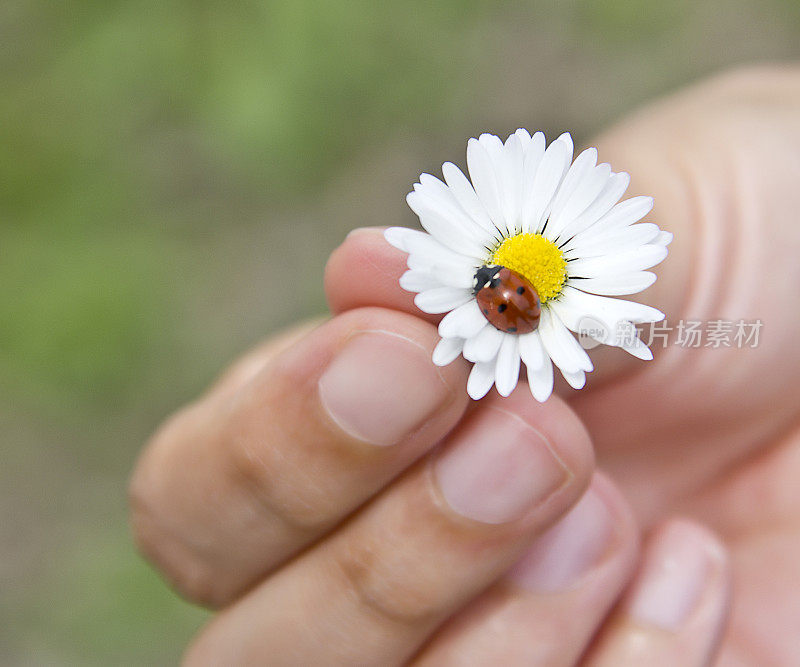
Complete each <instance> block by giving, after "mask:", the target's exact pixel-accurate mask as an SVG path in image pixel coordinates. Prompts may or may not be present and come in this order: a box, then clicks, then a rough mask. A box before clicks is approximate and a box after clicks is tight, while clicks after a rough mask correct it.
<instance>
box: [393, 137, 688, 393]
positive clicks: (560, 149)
mask: <svg viewBox="0 0 800 667" xmlns="http://www.w3.org/2000/svg"><path fill="white" fill-rule="evenodd" d="M572 153H573V144H572V138H571V137H570V135H569V134H568V133H565V134H562V135H561V136H560V137H559V138H558V139H556V140H555V141H553V142H552V143H551V144H550V145H549V146H548V147H547V148H546V149H545V138H544V135H543V134H542V133H541V132H537V133H536V134H534V135H533V136H531V135H530V134H529V133H528V132H527V131H526V130H524V129H519V130H517V131H516V132H515V133H514V134H512V135H511V136H509V137H508V139H507V140H506V142H505V143H503V142H502V141H501V140H500V139H499V138H498V137H496V136H494V135H492V134H482V135H481V136H480V138H478V139H470V140H469V143H468V144H467V165H468V167H469V174H470V177H471V179H472V183H470V181H469V180H467V178H466V176H465V175H464V174H463V173H462V172H461V170H460V169H459V168H458V167H456V166H455V165H454V164H452V163H451V162H446V163H445V164H444V165H442V172H443V174H444V182H442V181H440V180H439V179H438V178H436V177H434V176H431V175H430V174H422V175H421V176H420V179H419V180H420V182H419V183H416V184H415V185H414V191H413V192H411V193H409V195H408V197H407V201H408V204H409V206H410V207H411V208H412V209H413V210H414V212H415V213H416V214H417V215H418V216H419V218H420V222H421V223H422V226H423V227H424V228H425V230H427V232H428V233H425V232H420V231H415V230H411V229H406V228H404V227H392V228H390V229H387V230H386V239H387V241H388V242H389V243H391V244H392V245H393V246H395V247H396V248H399V249H400V250H403V251H404V252H407V253H408V269H409V270H408V271H407V272H406V273H404V274H403V276H402V277H401V278H400V285H401V286H402V287H403V288H404V289H406V290H408V291H411V292H418V294H417V295H416V297H415V298H414V302H415V303H416V305H417V307H418V308H419V309H420V310H422V311H423V312H426V313H447V314H446V315H445V317H444V318H443V319H442V321H441V323H440V324H439V335H440V336H441V337H442V339H441V341H440V342H439V344H438V345H437V346H436V349H435V350H434V353H433V361H434V363H436V364H437V365H439V366H444V365H447V364H449V363H451V362H452V361H454V360H455V359H456V358H457V357H458V356H459V354H463V355H464V357H465V358H466V359H467V360H469V361H471V362H474V366H473V368H472V371H471V373H470V376H469V382H468V384H467V391H468V393H469V395H470V396H471V397H472V398H473V399H476V400H477V399H479V398H481V397H483V396H484V395H485V394H486V393H487V392H488V391H489V390H490V389H491V388H492V385H496V386H497V391H498V393H500V394H501V395H502V396H508V395H509V394H510V393H511V392H512V391H513V390H514V388H515V387H516V385H517V380H518V377H519V370H520V360H521V361H523V362H525V366H526V368H527V373H528V383H529V385H530V389H531V393H532V394H533V396H534V397H535V398H536V399H537V400H539V401H544V400H546V399H547V398H548V397H549V396H550V394H551V393H552V391H553V364H555V365H556V366H557V367H558V369H559V371H560V372H561V374H562V375H563V376H564V378H565V379H566V380H567V382H568V383H569V384H570V385H571V386H573V387H574V388H576V389H580V388H581V387H583V386H584V384H585V382H586V373H587V372H589V371H591V370H592V362H591V361H590V360H589V356H588V355H587V353H586V350H585V349H584V347H583V346H581V344H580V343H579V342H578V340H577V339H576V338H575V337H574V336H573V335H572V334H571V333H570V331H574V332H578V333H580V334H581V336H582V337H586V339H587V340H588V339H592V340H593V341H597V342H598V343H605V344H608V345H615V346H617V347H621V348H623V349H624V350H626V351H627V352H629V353H630V354H632V355H634V356H636V357H639V358H640V359H652V357H653V355H652V353H651V352H650V350H649V349H648V348H647V346H646V345H645V344H644V343H643V342H642V341H641V340H640V339H639V337H638V334H637V331H636V328H635V327H634V323H641V322H658V321H659V320H662V319H663V318H664V315H663V313H661V312H660V311H658V310H656V309H655V308H651V307H650V306H645V305H642V304H639V303H634V302H632V301H625V300H622V299H613V298H609V296H617V295H621V294H634V293H636V292H640V291H642V290H643V289H645V288H647V287H649V286H650V285H651V284H652V283H653V282H654V281H655V279H656V276H655V274H654V273H652V272H650V271H646V270H645V269H648V268H650V267H652V266H655V265H656V264H658V263H659V262H661V261H662V260H663V259H664V258H665V257H666V256H667V248H666V246H667V245H668V244H669V243H670V241H671V240H672V234H670V233H669V232H663V231H661V230H660V229H659V228H658V226H656V225H654V224H652V223H640V224H634V223H636V222H638V221H639V220H640V219H641V218H642V217H643V216H644V215H646V214H647V213H648V212H649V211H650V209H651V208H652V207H653V200H652V198H651V197H633V198H631V199H627V200H625V201H623V202H619V200H620V198H621V197H622V195H623V194H624V192H625V190H626V189H627V187H628V182H629V180H630V179H629V176H628V174H626V173H624V172H621V173H614V172H612V171H611V167H610V166H609V165H608V164H597V150H596V149H594V148H589V149H587V150H585V151H583V152H582V153H581V154H580V155H578V157H577V158H576V159H575V161H574V162H572ZM570 163H571V164H570ZM618 202H619V203H618ZM484 266H494V267H496V266H502V267H506V268H508V269H510V270H511V271H513V272H515V273H516V274H517V275H518V276H520V277H521V278H522V279H524V280H525V281H527V282H526V283H525V284H527V285H529V286H531V287H532V288H533V290H534V292H535V293H536V294H538V297H539V299H540V306H541V314H540V319H539V320H538V326H537V323H536V322H535V321H533V320H530V321H531V322H533V324H532V325H531V326H533V327H536V328H535V329H533V330H532V331H530V332H528V333H522V332H521V331H517V330H516V329H515V328H513V327H506V328H505V329H501V328H498V327H499V326H500V325H499V324H497V321H496V320H497V316H496V315H494V317H492V318H490V317H489V316H488V314H484V312H486V313H488V312H489V311H488V310H486V311H482V308H481V307H479V305H478V298H477V297H476V295H477V294H478V293H479V290H480V288H481V287H482V285H480V284H477V283H476V272H477V271H478V269H480V268H481V267H484ZM490 271H491V270H490ZM505 274H506V275H507V272H506V273H505ZM482 275H485V272H484V274H482ZM495 284H496V283H492V285H495ZM484 285H485V283H484ZM520 289H521V290H522V288H520ZM523 292H524V290H523V291H521V292H519V293H523ZM484 295H485V294H484ZM499 308H500V309H501V310H500V311H499V312H505V311H504V309H505V307H504V306H502V305H501V306H499ZM508 312H509V313H510V312H517V311H508ZM490 319H493V321H495V324H492V323H490V321H489V320H490ZM525 321H526V322H527V321H528V320H525ZM512 323H516V322H512ZM503 326H505V325H503ZM525 326H526V327H527V326H528V325H525ZM509 330H511V331H512V332H513V333H509V332H508V331H509Z"/></svg>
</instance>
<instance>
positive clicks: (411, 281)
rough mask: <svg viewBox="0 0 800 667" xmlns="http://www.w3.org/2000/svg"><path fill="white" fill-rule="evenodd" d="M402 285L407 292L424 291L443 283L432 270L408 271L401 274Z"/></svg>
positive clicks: (440, 285)
mask: <svg viewBox="0 0 800 667" xmlns="http://www.w3.org/2000/svg"><path fill="white" fill-rule="evenodd" d="M400 287H402V288H403V289H404V290H406V291H407V292H424V291H425V290H429V289H433V288H434V287H442V283H441V282H440V281H439V280H438V279H437V278H436V277H435V276H434V275H433V274H432V273H431V272H430V271H406V272H405V273H404V274H403V275H402V276H400Z"/></svg>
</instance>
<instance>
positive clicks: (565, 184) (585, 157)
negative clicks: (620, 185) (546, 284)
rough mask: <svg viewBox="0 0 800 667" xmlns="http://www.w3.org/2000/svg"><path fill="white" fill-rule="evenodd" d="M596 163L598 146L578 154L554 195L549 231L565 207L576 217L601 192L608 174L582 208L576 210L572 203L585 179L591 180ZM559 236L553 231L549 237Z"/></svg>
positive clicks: (562, 224)
mask: <svg viewBox="0 0 800 667" xmlns="http://www.w3.org/2000/svg"><path fill="white" fill-rule="evenodd" d="M596 164H597V149H596V148H587V149H586V150H585V151H583V152H582V153H581V154H580V155H578V157H577V158H576V159H575V162H573V163H572V166H571V167H570V168H569V170H568V171H567V174H566V176H564V180H563V181H561V185H559V187H558V191H557V192H556V195H555V197H553V206H552V208H551V210H550V219H549V220H548V222H547V226H548V231H551V230H550V229H549V227H550V224H551V223H553V222H554V221H555V220H556V219H558V218H559V217H560V216H561V214H562V211H564V209H565V208H566V209H567V214H568V215H571V216H572V218H574V217H575V215H577V214H578V213H580V212H581V211H583V209H584V208H586V207H587V206H588V205H589V204H591V203H592V201H594V198H595V197H596V196H597V195H598V194H599V192H600V190H601V189H602V187H603V184H604V183H605V180H607V179H608V175H606V178H605V179H604V181H603V183H599V184H597V191H596V192H595V193H594V195H593V196H592V197H591V198H590V199H588V201H585V202H584V203H583V205H582V207H581V208H580V210H578V211H575V210H574V209H575V204H574V203H572V199H573V197H574V196H575V195H576V194H578V195H580V189H581V186H582V185H583V183H584V181H585V180H587V179H588V180H590V181H591V180H592V179H591V178H590V176H591V174H592V172H593V170H594V167H595V165H596ZM610 171H611V170H610V168H609V173H610ZM592 182H593V181H592ZM572 218H570V219H568V220H566V222H569V221H570V220H571V219H572ZM564 224H565V222H561V221H560V222H559V224H558V231H560V230H561V229H562V228H563V226H564ZM557 236H558V234H557V233H552V232H551V234H549V238H553V239H554V238H557Z"/></svg>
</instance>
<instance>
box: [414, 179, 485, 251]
mask: <svg viewBox="0 0 800 667" xmlns="http://www.w3.org/2000/svg"><path fill="white" fill-rule="evenodd" d="M456 169H457V170H458V168H456ZM460 173H461V172H460V171H459V174H460ZM461 176H462V178H464V180H466V177H464V175H463V174H461ZM419 181H420V182H419V183H417V184H415V185H414V190H415V191H416V192H419V193H420V195H421V196H423V197H424V198H425V200H426V201H427V203H428V205H429V206H433V207H435V208H436V209H438V210H439V211H441V213H442V214H443V215H445V216H446V217H448V218H452V220H453V221H454V222H457V223H458V225H459V226H460V227H461V228H463V230H464V232H465V233H467V234H469V236H470V237H471V238H473V239H475V240H477V241H478V242H480V243H481V244H484V243H486V242H487V241H488V240H490V239H491V238H492V237H493V234H490V235H489V236H488V237H487V227H486V226H484V225H483V224H481V223H480V222H478V221H476V220H474V219H473V217H472V215H471V214H470V213H469V212H468V211H467V210H466V209H464V207H463V206H462V205H461V202H460V201H459V199H458V197H456V193H455V192H454V191H453V190H452V189H451V188H450V186H449V185H446V184H445V183H443V182H442V181H440V180H439V179H438V178H436V177H435V176H431V175H430V174H421V175H420V177H419ZM467 187H469V189H470V190H472V186H471V185H469V183H467ZM472 193H473V196H475V191H474V190H472ZM484 216H486V213H485V211H484ZM486 217H487V222H489V227H488V229H489V230H490V231H492V232H493V231H494V229H493V228H492V225H491V222H490V221H488V216H486Z"/></svg>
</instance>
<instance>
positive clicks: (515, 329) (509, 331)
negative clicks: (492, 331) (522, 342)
mask: <svg viewBox="0 0 800 667" xmlns="http://www.w3.org/2000/svg"><path fill="white" fill-rule="evenodd" d="M506 331H508V333H517V327H508V329H506Z"/></svg>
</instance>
